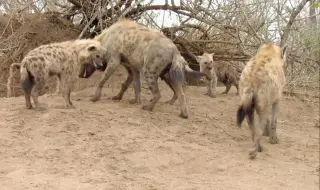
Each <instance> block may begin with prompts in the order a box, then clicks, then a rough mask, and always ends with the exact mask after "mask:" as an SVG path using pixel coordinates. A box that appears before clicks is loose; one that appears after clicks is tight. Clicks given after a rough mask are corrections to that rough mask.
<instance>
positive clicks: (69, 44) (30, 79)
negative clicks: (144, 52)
mask: <svg viewBox="0 0 320 190" xmlns="http://www.w3.org/2000/svg"><path fill="white" fill-rule="evenodd" d="M101 63H102V47H101V44H100V42H98V41H96V40H91V39H83V40H72V41H65V42H60V43H51V44H47V45H42V46H39V47H37V48H35V49H33V50H31V51H30V52H29V53H28V54H27V55H26V56H25V57H24V58H23V60H22V62H21V64H13V67H20V75H21V85H22V88H23V90H24V93H25V99H26V107H27V108H28V109H31V108H32V104H31V100H30V98H31V97H32V99H33V101H34V103H35V108H36V109H37V110H41V109H43V108H41V107H40V105H39V102H38V95H39V91H40V90H41V89H42V88H43V86H44V85H45V84H46V82H47V80H48V78H49V77H50V76H56V77H57V79H58V87H57V89H58V90H57V92H59V91H61V92H62V94H63V98H64V100H65V106H66V108H71V107H74V106H73V104H72V102H71V100H70V93H71V88H72V82H73V81H74V80H75V77H76V76H77V74H76V73H77V72H79V71H80V73H79V74H78V76H80V77H83V75H85V73H83V68H84V67H88V64H89V65H90V64H99V65H101Z"/></svg>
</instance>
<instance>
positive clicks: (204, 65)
mask: <svg viewBox="0 0 320 190" xmlns="http://www.w3.org/2000/svg"><path fill="white" fill-rule="evenodd" d="M212 56H213V53H204V54H203V55H202V56H196V60H197V62H198V63H199V65H200V72H202V73H207V72H208V71H211V70H212V69H213V57H212Z"/></svg>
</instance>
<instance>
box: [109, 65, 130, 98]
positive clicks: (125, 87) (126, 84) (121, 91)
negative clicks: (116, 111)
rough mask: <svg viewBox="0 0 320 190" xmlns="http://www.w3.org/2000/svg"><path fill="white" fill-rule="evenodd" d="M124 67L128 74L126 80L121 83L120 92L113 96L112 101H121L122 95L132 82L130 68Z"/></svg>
mask: <svg viewBox="0 0 320 190" xmlns="http://www.w3.org/2000/svg"><path fill="white" fill-rule="evenodd" d="M124 67H125V68H126V70H127V73H128V76H127V79H126V80H125V81H124V83H122V85H121V89H120V92H119V93H118V94H117V95H116V96H113V97H112V100H121V99H122V97H123V94H124V93H125V92H126V91H127V90H128V88H129V86H130V84H131V83H132V81H133V73H132V70H131V68H130V67H128V66H124Z"/></svg>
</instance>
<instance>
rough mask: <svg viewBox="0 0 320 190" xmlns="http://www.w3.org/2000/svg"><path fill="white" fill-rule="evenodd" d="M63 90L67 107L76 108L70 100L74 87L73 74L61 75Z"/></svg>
mask: <svg viewBox="0 0 320 190" xmlns="http://www.w3.org/2000/svg"><path fill="white" fill-rule="evenodd" d="M60 78H61V84H60V85H62V86H61V90H62V96H63V99H64V101H65V108H75V107H74V105H73V104H72V102H71V100H70V95H71V88H72V76H65V75H61V77H60Z"/></svg>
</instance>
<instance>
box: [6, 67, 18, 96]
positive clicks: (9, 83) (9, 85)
mask: <svg viewBox="0 0 320 190" xmlns="http://www.w3.org/2000/svg"><path fill="white" fill-rule="evenodd" d="M14 68H16V69H19V68H20V63H12V64H11V65H10V68H9V77H8V82H7V97H8V98H9V97H11V94H12V91H11V85H12V79H13V69H14Z"/></svg>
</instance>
